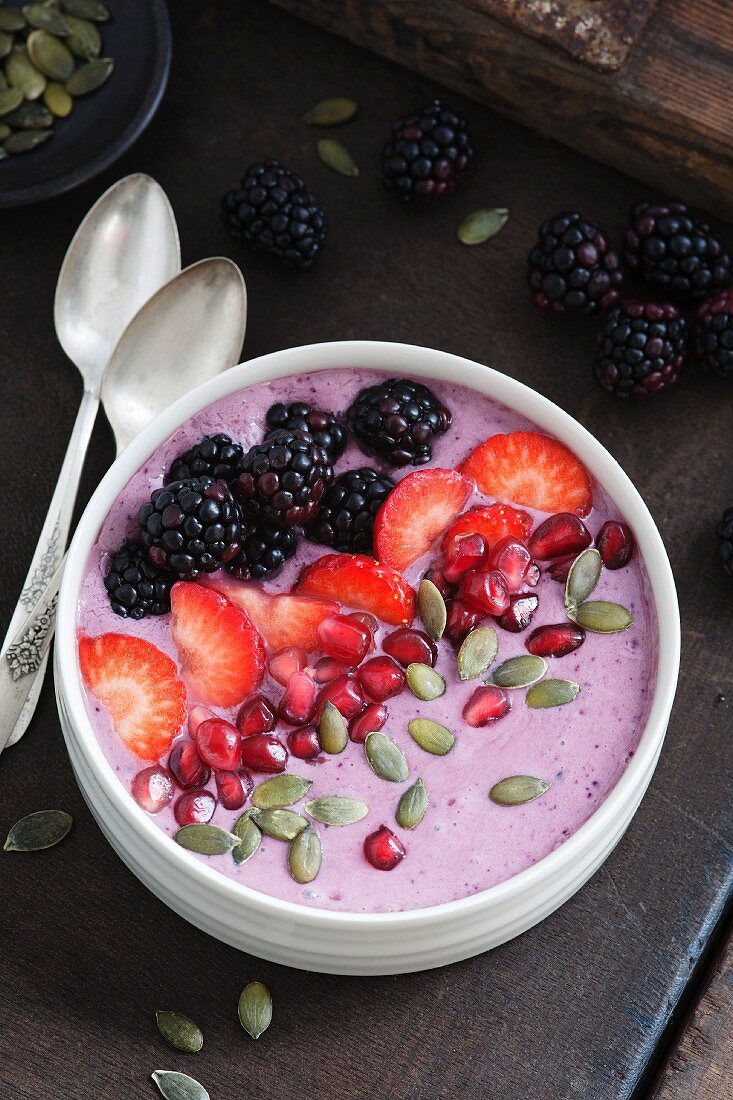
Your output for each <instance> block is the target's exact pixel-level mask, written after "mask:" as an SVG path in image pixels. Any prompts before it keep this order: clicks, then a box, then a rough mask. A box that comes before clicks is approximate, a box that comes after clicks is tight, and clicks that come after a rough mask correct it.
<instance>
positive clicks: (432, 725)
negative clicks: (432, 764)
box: [407, 718, 456, 756]
mask: <svg viewBox="0 0 733 1100" xmlns="http://www.w3.org/2000/svg"><path fill="white" fill-rule="evenodd" d="M407 728H408V730H409V731H410V737H411V738H412V740H413V741H414V742H415V744H416V745H419V746H420V748H421V749H424V750H425V752H429V753H431V755H432V756H447V754H448V753H449V752H450V751H451V749H452V748H453V746H454V745H455V743H456V739H455V737H454V736H453V734H452V733H451V731H450V730H449V729H448V728H447V727H446V726H442V725H441V724H440V722H433V720H432V719H431V718H412V719H410V721H409V722H408V723H407Z"/></svg>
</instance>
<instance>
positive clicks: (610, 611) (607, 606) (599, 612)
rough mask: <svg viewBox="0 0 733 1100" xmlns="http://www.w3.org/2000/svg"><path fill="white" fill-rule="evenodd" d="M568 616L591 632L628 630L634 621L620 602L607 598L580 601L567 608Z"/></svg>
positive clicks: (609, 632)
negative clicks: (578, 603)
mask: <svg viewBox="0 0 733 1100" xmlns="http://www.w3.org/2000/svg"><path fill="white" fill-rule="evenodd" d="M568 618H570V619H572V620H573V622H574V623H577V624H578V626H582V627H583V629H584V630H590V632H591V633H592V634H618V633H619V631H621V630H628V628H629V627H630V626H631V624H632V623H633V621H634V617H633V615H632V614H631V612H630V611H628V610H627V609H626V608H625V607H622V606H621V604H620V603H611V602H610V601H609V600H589V601H588V602H587V603H582V604H581V605H580V606H579V607H573V608H571V609H569V610H568Z"/></svg>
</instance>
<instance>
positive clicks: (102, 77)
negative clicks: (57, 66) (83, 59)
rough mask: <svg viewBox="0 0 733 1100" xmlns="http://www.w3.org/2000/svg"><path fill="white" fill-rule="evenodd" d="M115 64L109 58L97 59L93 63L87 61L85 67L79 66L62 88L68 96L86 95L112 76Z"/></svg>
mask: <svg viewBox="0 0 733 1100" xmlns="http://www.w3.org/2000/svg"><path fill="white" fill-rule="evenodd" d="M114 67H115V63H114V61H113V59H112V58H111V57H97V58H95V59H94V61H88V62H87V63H86V65H80V66H79V68H78V69H77V70H76V72H75V73H72V75H71V76H70V77H69V79H68V80H67V81H66V84H65V85H64V87H65V88H66V91H67V92H68V93H69V95H74V96H77V95H88V94H89V92H96V90H97V88H101V86H102V85H103V84H104V82H105V81H106V80H108V79H109V77H110V76H111V74H112V70H113V69H114Z"/></svg>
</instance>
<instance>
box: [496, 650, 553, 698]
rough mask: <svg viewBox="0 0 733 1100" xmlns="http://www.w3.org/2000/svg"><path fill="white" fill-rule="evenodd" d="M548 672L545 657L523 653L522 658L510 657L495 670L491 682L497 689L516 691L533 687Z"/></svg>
mask: <svg viewBox="0 0 733 1100" xmlns="http://www.w3.org/2000/svg"><path fill="white" fill-rule="evenodd" d="M546 672H547V661H546V660H545V659H544V657H535V655H534V654H533V653H523V654H522V655H521V656H520V657H509V658H508V660H506V661H504V662H503V663H502V664H500V665H499V667H498V668H495V669H494V671H493V673H492V676H491V682H492V683H493V684H495V685H496V687H500V688H505V689H507V690H510V691H514V690H516V689H518V688H526V687H531V686H532V684H536V683H537V681H538V680H541V679H542V677H543V676H544V675H545V673H546Z"/></svg>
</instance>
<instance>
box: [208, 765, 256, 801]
mask: <svg viewBox="0 0 733 1100" xmlns="http://www.w3.org/2000/svg"><path fill="white" fill-rule="evenodd" d="M214 778H215V779H216V791H217V794H218V795H219V801H220V802H221V804H222V806H223V807H224V809H225V810H241V808H242V806H244V804H245V802H246V801H247V799H248V798H249V796H250V795H251V794H252V790H253V788H254V783H253V781H252V776H251V775H250V774H249V772H246V771H244V769H242V770H241V771H238V772H215V773H214Z"/></svg>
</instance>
